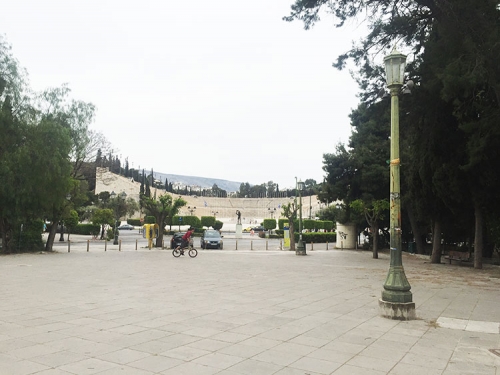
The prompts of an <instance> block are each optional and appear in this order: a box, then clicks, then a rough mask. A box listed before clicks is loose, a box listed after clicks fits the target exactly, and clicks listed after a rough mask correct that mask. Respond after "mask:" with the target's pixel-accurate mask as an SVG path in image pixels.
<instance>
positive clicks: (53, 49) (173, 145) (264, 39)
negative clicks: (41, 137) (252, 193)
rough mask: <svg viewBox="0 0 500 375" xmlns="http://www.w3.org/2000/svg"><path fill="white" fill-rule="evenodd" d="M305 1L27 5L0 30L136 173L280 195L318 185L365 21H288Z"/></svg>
mask: <svg viewBox="0 0 500 375" xmlns="http://www.w3.org/2000/svg"><path fill="white" fill-rule="evenodd" d="M292 3H293V0H253V1H245V2H243V1H238V0H191V1H179V0H177V1H172V0H164V1H160V0H156V1H149V0H143V1H129V0H120V1H118V0H86V1H76V0H75V1H68V0H16V1H10V2H8V3H7V2H5V4H3V6H2V11H1V12H0V25H1V26H0V33H2V34H4V35H5V37H6V39H7V42H8V43H10V44H11V45H12V47H13V54H14V56H15V57H16V58H17V59H18V60H19V62H20V65H21V66H23V67H24V68H26V69H27V71H28V73H29V78H30V82H31V86H32V88H33V89H35V90H43V89H45V88H48V87H57V86H60V85H61V84H63V83H68V84H69V87H70V88H71V90H72V93H71V96H72V98H74V99H77V100H83V101H86V102H92V103H93V104H94V105H95V106H96V107H97V112H96V119H95V121H94V123H93V124H92V125H91V128H92V129H95V130H98V131H101V132H102V133H103V134H104V135H105V136H106V138H107V139H108V140H109V141H110V142H111V144H112V145H113V148H114V150H115V153H116V154H117V155H119V156H120V155H121V159H122V160H125V158H126V157H128V159H129V163H130V166H131V167H134V168H138V167H140V168H141V169H142V168H146V169H147V170H149V169H151V168H154V170H155V171H158V172H163V173H172V174H181V175H192V176H200V177H212V178H220V179H226V180H231V181H239V182H249V183H251V184H261V183H264V182H266V183H267V182H268V181H270V180H272V181H274V182H277V183H278V184H279V186H280V188H281V187H283V188H284V187H291V186H294V184H295V176H297V177H298V178H301V179H302V180H305V179H308V178H313V179H315V180H316V181H318V182H320V181H322V180H323V176H324V172H323V170H322V166H323V154H324V153H330V152H333V151H334V147H335V145H336V144H337V143H338V142H347V140H348V138H349V135H350V133H351V128H350V124H349V118H348V115H349V113H350V111H351V109H353V108H355V107H356V106H357V104H358V99H357V98H356V93H357V92H358V88H357V85H356V83H355V82H354V81H353V79H352V78H351V77H350V75H349V72H348V71H342V72H339V71H338V70H336V69H335V68H333V67H332V62H333V61H334V60H335V58H336V57H337V56H338V55H339V54H341V53H343V52H345V51H346V50H347V49H349V47H350V46H351V42H352V40H354V39H355V40H357V39H359V36H356V35H359V27H357V26H356V25H348V26H347V27H345V28H342V29H337V28H335V27H334V23H333V20H332V19H331V18H330V16H329V15H326V14H324V15H323V16H322V21H321V22H320V23H319V24H318V25H316V26H315V27H314V28H313V29H312V30H308V31H305V30H304V29H303V25H302V23H300V22H297V21H295V22H292V23H288V22H285V21H283V20H282V17H283V16H286V15H288V14H289V10H290V5H291V4H292Z"/></svg>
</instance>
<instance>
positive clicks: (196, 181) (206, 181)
mask: <svg viewBox="0 0 500 375" xmlns="http://www.w3.org/2000/svg"><path fill="white" fill-rule="evenodd" d="M153 173H154V178H155V179H158V180H159V179H161V180H162V181H163V182H165V178H166V179H167V180H168V182H169V183H172V184H174V183H176V182H177V183H181V184H184V185H187V186H200V187H201V188H211V187H212V186H214V184H217V186H218V187H219V188H221V189H223V190H226V191H227V192H233V191H239V190H240V185H241V182H236V181H228V180H221V179H218V178H207V177H196V176H181V175H178V174H168V173H161V172H153Z"/></svg>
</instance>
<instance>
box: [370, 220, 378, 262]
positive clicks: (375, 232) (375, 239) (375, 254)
mask: <svg viewBox="0 0 500 375" xmlns="http://www.w3.org/2000/svg"><path fill="white" fill-rule="evenodd" d="M371 230H372V235H373V259H378V222H377V221H376V220H375V222H374V223H373V225H372V226H371Z"/></svg>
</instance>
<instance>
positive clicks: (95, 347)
mask: <svg viewBox="0 0 500 375" xmlns="http://www.w3.org/2000/svg"><path fill="white" fill-rule="evenodd" d="M46 345H47V346H49V347H52V348H56V349H59V350H68V351H71V352H73V353H79V354H84V355H85V356H87V357H93V356H96V355H100V354H106V353H109V352H113V351H116V350H118V349H120V347H118V346H114V345H109V344H103V343H98V342H94V341H89V340H85V339H81V338H78V337H67V338H64V339H61V340H55V341H51V342H49V343H47V344H46Z"/></svg>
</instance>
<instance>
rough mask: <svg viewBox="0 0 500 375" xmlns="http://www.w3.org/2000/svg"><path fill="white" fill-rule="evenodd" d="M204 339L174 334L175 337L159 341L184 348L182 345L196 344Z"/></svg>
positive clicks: (163, 338)
mask: <svg viewBox="0 0 500 375" xmlns="http://www.w3.org/2000/svg"><path fill="white" fill-rule="evenodd" d="M202 339H203V337H199V336H192V335H188V334H184V333H174V334H173V335H169V336H165V337H162V338H160V339H158V340H159V341H162V342H165V343H167V344H171V345H172V347H173V348H175V347H177V346H182V345H187V344H190V343H192V342H196V341H199V340H202ZM218 341H220V340H218Z"/></svg>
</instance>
